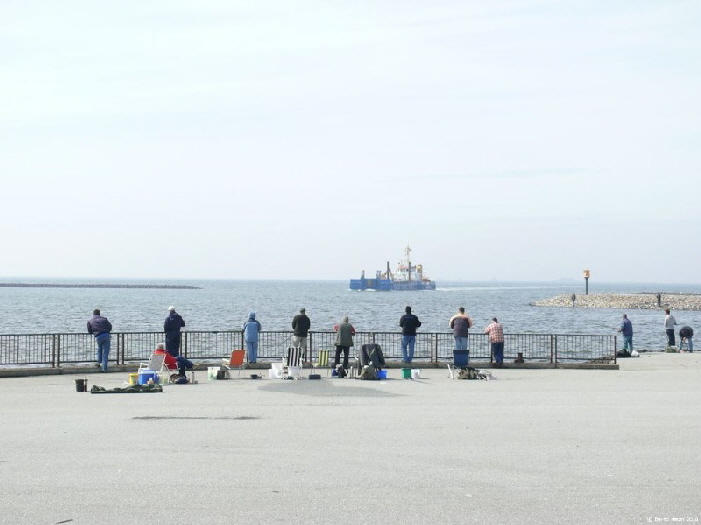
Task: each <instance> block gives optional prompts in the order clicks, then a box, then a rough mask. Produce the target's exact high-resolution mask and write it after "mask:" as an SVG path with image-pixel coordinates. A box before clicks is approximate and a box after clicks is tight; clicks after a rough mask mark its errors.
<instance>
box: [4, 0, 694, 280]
mask: <svg viewBox="0 0 701 525" xmlns="http://www.w3.org/2000/svg"><path fill="white" fill-rule="evenodd" d="M1 6H2V7H1V9H2V13H3V14H2V16H1V17H0V77H1V78H2V82H0V184H1V185H2V186H1V187H2V191H1V192H0V245H1V246H2V252H3V253H2V256H0V281H1V280H7V279H10V278H19V277H28V278H49V277H65V278H72V277H79V278H91V279H100V278H105V279H106V278H127V279H128V278H134V279H137V278H138V279H149V278H151V279H305V280H306V279H349V278H357V277H359V276H360V273H361V271H362V270H365V271H366V273H367V274H369V275H372V274H374V272H375V270H377V269H384V267H385V266H386V264H387V262H390V264H391V266H394V265H395V264H396V263H397V262H398V261H399V260H400V259H401V258H402V257H403V253H404V247H405V246H406V245H410V246H411V248H412V250H413V251H412V258H413V262H416V263H421V264H423V266H424V269H425V271H426V272H427V274H428V275H429V276H430V277H431V278H433V279H435V280H437V281H440V280H441V279H443V280H466V281H472V280H492V279H496V280H513V281H532V280H546V281H547V280H557V279H581V278H582V271H583V270H584V269H589V270H590V271H591V282H594V281H595V280H599V281H606V282H660V283H664V282H672V283H680V282H689V283H700V282H701V274H700V273H699V271H698V266H699V265H698V259H699V229H700V225H701V221H700V219H701V212H700V211H699V206H698V200H699V194H700V193H701V192H700V190H701V182H700V178H699V172H700V168H701V147H700V146H701V118H700V117H701V97H700V96H699V93H701V31H699V27H701V2H698V1H696V0H693V1H684V0H678V1H671V0H659V1H649V0H629V1H620V0H605V1H599V0H592V1H587V2H566V1H548V0H519V1H510V0H502V1H499V2H493V1H491V0H435V1H430V2H419V1H412V0H401V1H399V0H373V1H372V2H370V1H363V0H354V1H340V2H324V1H316V0H298V1H295V2H289V1H277V0H260V1H256V2H250V1H236V0H226V1H225V0H196V1H195V0H168V1H165V0H164V1H160V0H136V1H132V0H124V1H121V2H94V1H75V0H66V1H61V2H56V1H55V0H36V1H32V2H13V1H9V0H5V1H3V2H2V4H1Z"/></svg>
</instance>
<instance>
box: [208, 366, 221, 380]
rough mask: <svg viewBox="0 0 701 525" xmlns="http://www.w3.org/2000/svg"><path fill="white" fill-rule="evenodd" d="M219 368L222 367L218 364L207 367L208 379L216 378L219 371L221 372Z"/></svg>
mask: <svg viewBox="0 0 701 525" xmlns="http://www.w3.org/2000/svg"><path fill="white" fill-rule="evenodd" d="M219 370H220V367H218V366H210V367H207V379H216V378H217V372H219Z"/></svg>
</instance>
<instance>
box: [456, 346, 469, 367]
mask: <svg viewBox="0 0 701 525" xmlns="http://www.w3.org/2000/svg"><path fill="white" fill-rule="evenodd" d="M469 356H470V351H469V350H453V364H454V365H455V366H456V367H461V366H467V360H468V358H469Z"/></svg>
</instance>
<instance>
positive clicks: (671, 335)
mask: <svg viewBox="0 0 701 525" xmlns="http://www.w3.org/2000/svg"><path fill="white" fill-rule="evenodd" d="M666 332H667V346H674V343H675V341H674V328H668V329H667V330H666Z"/></svg>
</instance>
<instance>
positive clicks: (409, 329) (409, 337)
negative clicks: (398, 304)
mask: <svg viewBox="0 0 701 525" xmlns="http://www.w3.org/2000/svg"><path fill="white" fill-rule="evenodd" d="M404 312H405V314H404V315H403V316H402V317H401V319H399V326H401V327H402V362H403V363H411V360H412V359H413V358H414V346H415V345H416V329H417V328H418V327H419V326H421V321H419V318H418V317H416V316H415V315H414V314H412V313H411V306H407V307H406V308H405V309H404ZM407 347H408V350H409V351H408V352H407Z"/></svg>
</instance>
